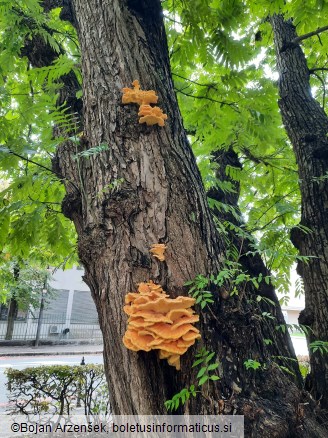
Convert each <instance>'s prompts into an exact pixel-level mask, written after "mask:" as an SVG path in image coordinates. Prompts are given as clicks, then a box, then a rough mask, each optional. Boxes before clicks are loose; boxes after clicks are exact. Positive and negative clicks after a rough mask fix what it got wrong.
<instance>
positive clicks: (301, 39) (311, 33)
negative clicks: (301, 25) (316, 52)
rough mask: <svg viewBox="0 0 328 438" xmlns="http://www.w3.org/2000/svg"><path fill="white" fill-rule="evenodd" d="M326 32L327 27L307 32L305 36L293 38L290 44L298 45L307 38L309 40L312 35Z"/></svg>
mask: <svg viewBox="0 0 328 438" xmlns="http://www.w3.org/2000/svg"><path fill="white" fill-rule="evenodd" d="M326 30H328V26H323V27H318V29H317V30H314V31H313V32H309V33H306V34H304V35H301V36H299V37H297V38H294V39H293V40H292V41H291V43H292V44H293V45H294V44H298V43H300V42H301V41H303V40H306V39H307V38H310V37H312V36H314V35H319V33H321V32H324V31H326Z"/></svg>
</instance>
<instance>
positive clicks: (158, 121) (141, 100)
mask: <svg viewBox="0 0 328 438" xmlns="http://www.w3.org/2000/svg"><path fill="white" fill-rule="evenodd" d="M132 85H133V88H123V89H122V92H123V96H122V103H123V104H129V103H136V104H137V105H139V112H138V116H139V117H140V119H139V123H146V124H147V125H149V126H151V125H159V126H164V122H165V120H166V119H167V115H166V114H164V113H163V111H162V110H161V108H159V107H158V106H154V107H153V106H151V105H150V104H156V103H157V101H158V96H157V95H156V93H155V91H154V90H148V91H145V90H141V89H140V85H139V81H138V80H135V81H133V82H132Z"/></svg>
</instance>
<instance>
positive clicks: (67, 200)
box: [61, 191, 82, 220]
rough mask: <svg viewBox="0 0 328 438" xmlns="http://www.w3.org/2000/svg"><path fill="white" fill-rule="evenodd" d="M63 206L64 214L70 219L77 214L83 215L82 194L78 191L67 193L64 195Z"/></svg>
mask: <svg viewBox="0 0 328 438" xmlns="http://www.w3.org/2000/svg"><path fill="white" fill-rule="evenodd" d="M61 208H62V212H63V215H64V216H66V217H67V218H68V219H70V220H73V218H74V216H76V215H78V216H81V215H82V200H81V194H80V193H79V192H77V191H72V192H70V193H67V194H66V195H65V196H64V199H63V201H62V205H61Z"/></svg>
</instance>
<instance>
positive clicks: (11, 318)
mask: <svg viewBox="0 0 328 438" xmlns="http://www.w3.org/2000/svg"><path fill="white" fill-rule="evenodd" d="M13 277H14V281H17V280H18V277H19V266H18V265H15V266H14V272H13ZM17 312H18V302H17V299H16V297H15V291H14V292H13V293H12V296H11V298H10V301H9V308H8V316H7V329H6V335H5V340H6V341H11V340H12V338H13V334H14V326H15V318H16V317H17Z"/></svg>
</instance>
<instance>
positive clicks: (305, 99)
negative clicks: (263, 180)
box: [271, 15, 328, 409]
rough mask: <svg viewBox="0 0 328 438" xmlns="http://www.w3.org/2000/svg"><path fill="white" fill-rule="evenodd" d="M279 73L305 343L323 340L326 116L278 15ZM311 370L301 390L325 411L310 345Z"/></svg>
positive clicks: (327, 364) (327, 375)
mask: <svg viewBox="0 0 328 438" xmlns="http://www.w3.org/2000/svg"><path fill="white" fill-rule="evenodd" d="M271 24H272V27H273V31H274V38H275V46H276V58H277V69H278V72H279V94H280V100H279V107H280V110H281V114H282V118H283V122H284V125H285V128H286V130H287V133H288V136H289V138H290V141H291V143H292V145H293V148H294V152H295V155H296V160H297V164H298V172H299V180H300V190H301V196H302V213H301V222H300V224H301V225H303V226H305V227H307V228H308V229H310V232H303V231H302V230H301V229H300V228H294V229H293V230H292V233H291V240H292V242H293V244H294V245H295V247H296V248H297V249H298V250H299V253H300V254H301V255H302V256H310V257H311V258H310V259H309V260H308V262H306V263H304V262H299V263H298V268H297V272H298V273H299V275H301V277H302V278H303V281H304V292H305V309H304V310H303V311H302V312H301V314H300V317H299V323H300V324H304V325H307V326H309V327H310V329H311V330H310V331H309V335H308V336H307V341H308V344H310V343H311V342H313V341H315V340H320V341H326V342H327V341H328V222H327V209H328V180H327V177H326V176H327V172H328V141H327V132H328V117H327V115H326V114H325V111H324V110H323V108H322V107H321V106H320V105H319V103H318V102H317V101H316V100H315V99H314V98H313V96H312V94H311V88H310V71H309V68H308V66H307V62H306V59H305V56H304V53H303V51H302V49H301V47H300V46H299V44H298V43H296V44H295V43H294V42H293V40H294V39H295V38H296V37H297V34H296V31H295V27H294V26H293V24H292V22H291V21H285V20H284V18H283V17H282V16H281V15H275V16H273V17H271ZM310 365H311V371H310V374H309V376H308V378H307V380H306V388H307V389H308V390H309V391H310V392H311V393H312V395H313V397H314V398H315V399H316V400H318V401H319V402H320V406H321V407H323V408H325V409H328V355H327V354H322V353H320V351H316V352H315V353H313V352H312V351H311V349H310Z"/></svg>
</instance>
